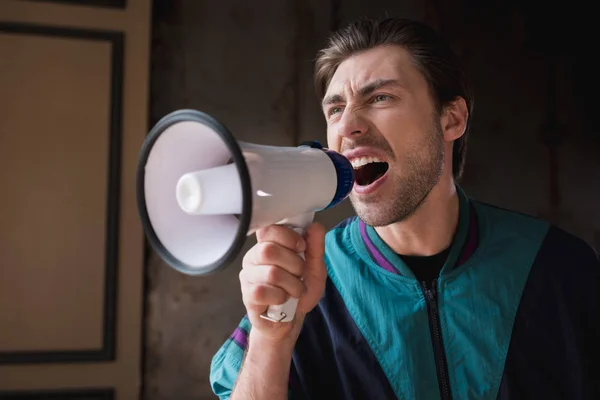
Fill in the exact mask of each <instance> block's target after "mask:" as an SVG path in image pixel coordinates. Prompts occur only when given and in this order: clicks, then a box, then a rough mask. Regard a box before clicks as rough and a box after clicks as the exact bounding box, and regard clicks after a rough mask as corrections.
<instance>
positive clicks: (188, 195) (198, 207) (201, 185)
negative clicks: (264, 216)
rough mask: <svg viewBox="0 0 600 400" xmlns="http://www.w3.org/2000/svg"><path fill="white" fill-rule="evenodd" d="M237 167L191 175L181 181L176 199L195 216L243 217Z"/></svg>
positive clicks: (231, 165) (184, 176) (185, 175)
mask: <svg viewBox="0 0 600 400" xmlns="http://www.w3.org/2000/svg"><path fill="white" fill-rule="evenodd" d="M241 187H242V186H241V184H240V176H239V173H238V171H237V168H236V166H235V164H227V165H225V166H222V167H215V168H209V169H205V170H201V171H194V172H188V173H186V174H184V175H183V176H182V177H181V178H179V180H178V181H177V186H176V188H175V196H176V198H177V204H179V207H181V209H182V210H183V211H185V212H186V213H188V214H192V215H219V214H240V213H241V212H242V190H241Z"/></svg>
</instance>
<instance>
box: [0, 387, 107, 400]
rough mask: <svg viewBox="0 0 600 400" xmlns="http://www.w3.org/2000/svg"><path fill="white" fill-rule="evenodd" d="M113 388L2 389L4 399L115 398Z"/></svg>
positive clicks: (1, 395)
mask: <svg viewBox="0 0 600 400" xmlns="http://www.w3.org/2000/svg"><path fill="white" fill-rule="evenodd" d="M114 398H115V391H114V389H111V388H90V389H51V390H13V391H0V399H2V400H114Z"/></svg>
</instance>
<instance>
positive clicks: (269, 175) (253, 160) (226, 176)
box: [137, 110, 354, 322]
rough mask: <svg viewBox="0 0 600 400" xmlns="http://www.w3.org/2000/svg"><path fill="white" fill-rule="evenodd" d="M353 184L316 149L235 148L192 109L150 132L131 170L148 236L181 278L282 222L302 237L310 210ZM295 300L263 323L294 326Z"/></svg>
mask: <svg viewBox="0 0 600 400" xmlns="http://www.w3.org/2000/svg"><path fill="white" fill-rule="evenodd" d="M353 185H354V170H353V168H352V165H351V164H350V162H349V161H348V160H347V159H346V158H345V157H344V156H342V155H341V154H339V153H336V152H333V151H330V150H326V149H323V148H322V147H321V146H320V145H319V144H318V143H317V142H314V144H313V145H312V146H311V145H303V146H298V147H278V146H262V145H257V144H250V143H244V142H238V141H236V140H235V138H234V137H233V135H232V134H231V133H230V132H229V130H227V128H226V127H225V126H223V125H222V124H221V123H219V122H218V121H217V120H215V119H214V118H213V117H211V116H210V115H207V114H205V113H202V112H200V111H195V110H179V111H175V112H173V113H171V114H169V115H167V116H165V117H164V118H162V119H161V120H160V121H159V122H158V123H157V124H156V125H155V126H154V127H153V129H152V130H151V131H150V133H149V134H148V136H147V137H146V139H145V141H144V144H143V146H142V150H141V154H140V158H139V163H138V169H137V201H138V210H139V214H140V218H141V221H142V226H143V229H144V231H145V233H146V237H147V238H148V241H149V242H150V244H151V246H152V247H153V249H154V250H155V251H156V253H157V254H158V255H159V256H160V257H161V258H162V259H163V260H164V261H165V262H166V263H167V264H169V265H170V266H171V267H173V268H175V269H177V270H179V271H180V272H182V273H185V274H188V275H203V274H210V273H213V272H215V271H217V270H219V269H220V268H223V267H226V266H227V265H228V264H230V263H231V262H232V261H233V259H234V258H235V257H236V256H237V255H238V254H239V252H240V251H241V248H242V246H243V245H244V243H245V240H246V237H247V236H248V235H251V234H253V233H254V232H255V231H256V230H257V229H259V228H261V227H264V226H267V225H271V224H285V225H289V226H291V227H292V228H294V229H295V230H296V231H297V232H299V233H301V234H302V233H303V232H304V230H305V229H306V228H307V226H308V225H309V224H310V223H312V222H313V219H314V215H315V212H316V211H320V210H323V209H326V208H329V207H332V206H334V205H336V204H338V203H340V202H341V201H342V200H344V199H345V198H346V197H347V196H348V195H349V193H350V191H351V190H352V187H353ZM297 302H298V300H297V299H293V298H290V299H289V300H288V301H287V302H286V303H284V304H280V305H273V306H270V307H269V308H268V310H267V311H266V312H265V314H264V315H263V317H264V318H266V319H270V320H272V321H277V322H287V321H291V320H292V319H293V318H294V315H295V311H296V305H297Z"/></svg>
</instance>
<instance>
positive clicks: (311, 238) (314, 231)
mask: <svg viewBox="0 0 600 400" xmlns="http://www.w3.org/2000/svg"><path fill="white" fill-rule="evenodd" d="M325 233H326V231H325V227H324V226H323V225H321V224H319V223H317V222H315V223H312V224H311V225H310V226H309V227H308V229H307V230H306V234H305V238H306V239H305V240H306V251H305V252H304V258H305V260H306V263H305V270H304V274H303V277H304V283H305V285H306V289H307V292H306V294H305V295H304V296H303V297H302V298H301V299H300V302H299V304H298V308H299V309H300V310H301V311H302V312H304V313H307V312H309V311H310V310H312V309H313V308H314V306H316V305H317V303H318V302H319V300H320V299H321V296H322V295H323V291H324V290H325V280H326V279H327V268H326V267H325V259H324V256H325Z"/></svg>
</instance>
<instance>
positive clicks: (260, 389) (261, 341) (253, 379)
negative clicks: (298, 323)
mask: <svg viewBox="0 0 600 400" xmlns="http://www.w3.org/2000/svg"><path fill="white" fill-rule="evenodd" d="M294 337H295V335H294ZM294 343H295V340H285V341H280V342H273V341H272V340H271V339H269V338H268V337H264V336H262V335H261V334H260V332H258V331H252V332H251V333H250V336H249V341H248V350H247V352H246V355H245V357H244V362H243V364H242V369H241V371H240V374H239V377H238V379H237V381H236V384H235V386H234V389H233V393H232V396H231V400H239V399H245V400H248V399H257V400H258V399H269V400H283V399H287V398H288V387H289V386H288V384H289V374H290V365H291V362H292V353H293V351H294Z"/></svg>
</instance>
